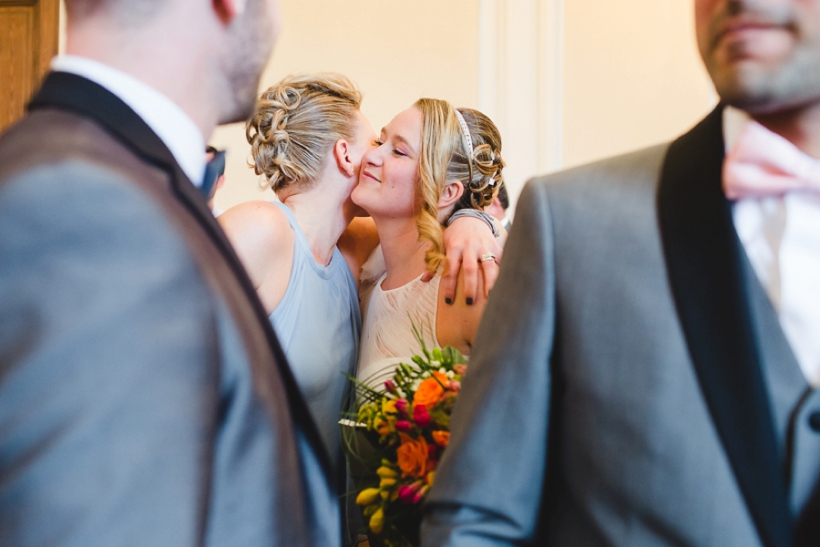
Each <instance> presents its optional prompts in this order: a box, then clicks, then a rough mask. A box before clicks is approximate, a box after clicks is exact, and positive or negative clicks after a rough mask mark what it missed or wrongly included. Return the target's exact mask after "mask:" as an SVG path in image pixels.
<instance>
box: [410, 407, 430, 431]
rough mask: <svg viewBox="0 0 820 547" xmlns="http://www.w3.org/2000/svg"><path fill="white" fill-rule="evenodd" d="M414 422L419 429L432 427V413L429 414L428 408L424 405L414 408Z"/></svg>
mask: <svg viewBox="0 0 820 547" xmlns="http://www.w3.org/2000/svg"><path fill="white" fill-rule="evenodd" d="M413 421H414V422H416V425H417V426H419V427H427V426H428V425H430V413H429V412H427V407H425V406H424V405H416V406H415V407H413Z"/></svg>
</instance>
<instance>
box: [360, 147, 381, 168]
mask: <svg viewBox="0 0 820 547" xmlns="http://www.w3.org/2000/svg"><path fill="white" fill-rule="evenodd" d="M383 148H384V146H374V147H373V148H371V149H370V150H368V151H367V152H365V153H364V158H363V160H362V161H363V162H364V163H365V165H374V166H379V165H381V164H382V157H381V153H380V150H382V149H383Z"/></svg>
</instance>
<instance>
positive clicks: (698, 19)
mask: <svg viewBox="0 0 820 547" xmlns="http://www.w3.org/2000/svg"><path fill="white" fill-rule="evenodd" d="M719 1H721V0H695V33H696V35H697V41H698V48H699V49H700V50H701V53H703V52H705V50H706V49H708V47H709V25H710V23H711V19H712V14H713V13H715V12H716V8H717V4H718V2H719Z"/></svg>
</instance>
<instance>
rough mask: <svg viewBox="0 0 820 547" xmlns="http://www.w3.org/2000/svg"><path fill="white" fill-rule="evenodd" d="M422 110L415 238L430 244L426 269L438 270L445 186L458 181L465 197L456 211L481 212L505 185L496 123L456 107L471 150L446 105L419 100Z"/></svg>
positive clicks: (476, 111)
mask: <svg viewBox="0 0 820 547" xmlns="http://www.w3.org/2000/svg"><path fill="white" fill-rule="evenodd" d="M414 106H415V107H416V108H418V109H419V110H420V111H421V115H422V127H421V152H420V154H419V187H420V194H421V198H422V207H421V211H420V212H419V215H418V217H417V219H416V224H417V226H418V231H419V239H422V240H427V241H429V242H430V244H431V246H430V249H429V250H428V251H427V254H426V255H425V261H426V263H427V267H428V269H430V270H431V271H432V270H436V269H438V267H439V266H440V265H441V263H442V261H443V260H444V236H443V230H442V226H441V223H440V222H439V219H438V213H439V211H438V203H439V200H440V198H441V191H442V190H443V189H444V185H445V184H446V183H447V182H451V181H457V182H460V183H461V184H462V185H463V186H464V194H463V195H462V197H461V199H460V200H459V202H458V203H457V204H456V207H455V209H463V208H467V207H470V208H473V209H484V207H486V206H488V205H489V204H490V203H492V201H493V199H494V198H495V196H496V195H497V194H498V189H499V187H500V185H501V183H502V182H503V181H504V177H503V176H502V173H501V171H502V170H503V169H504V160H503V159H502V158H501V133H500V132H499V131H498V128H497V127H496V126H495V124H494V123H493V122H492V120H490V118H488V117H487V116H485V115H484V114H482V113H481V112H479V111H478V110H473V109H469V108H460V109H458V111H459V113H460V114H461V115H462V117H463V118H464V121H465V122H466V124H467V127H468V129H469V132H470V139H471V140H472V145H473V149H472V150H468V144H467V138H466V136H465V134H464V130H463V129H462V127H461V124H460V123H459V120H458V117H457V116H456V109H455V108H453V106H452V105H451V104H450V103H448V102H447V101H442V100H439V99H419V100H418V101H416V103H415V105H414Z"/></svg>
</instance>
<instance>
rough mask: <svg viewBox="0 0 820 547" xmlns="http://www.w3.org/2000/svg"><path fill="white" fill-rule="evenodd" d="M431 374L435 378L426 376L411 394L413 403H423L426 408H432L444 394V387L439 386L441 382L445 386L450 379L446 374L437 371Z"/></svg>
mask: <svg viewBox="0 0 820 547" xmlns="http://www.w3.org/2000/svg"><path fill="white" fill-rule="evenodd" d="M433 376H435V378H427V379H426V380H424V381H423V382H422V383H420V384H419V388H418V389H417V390H416V394H415V395H414V396H413V404H414V405H424V406H426V407H427V408H432V407H434V406H435V404H436V403H437V402H439V399H441V396H442V395H444V388H443V387H441V386H442V384H444V385H445V386H446V385H447V382H449V381H450V379H449V378H447V375H445V374H442V373H441V372H438V371H436V372H433Z"/></svg>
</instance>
